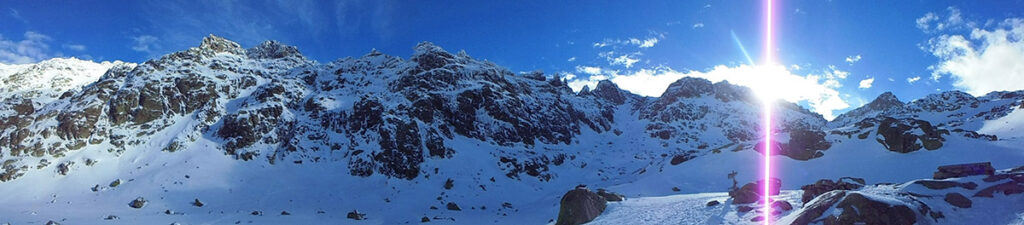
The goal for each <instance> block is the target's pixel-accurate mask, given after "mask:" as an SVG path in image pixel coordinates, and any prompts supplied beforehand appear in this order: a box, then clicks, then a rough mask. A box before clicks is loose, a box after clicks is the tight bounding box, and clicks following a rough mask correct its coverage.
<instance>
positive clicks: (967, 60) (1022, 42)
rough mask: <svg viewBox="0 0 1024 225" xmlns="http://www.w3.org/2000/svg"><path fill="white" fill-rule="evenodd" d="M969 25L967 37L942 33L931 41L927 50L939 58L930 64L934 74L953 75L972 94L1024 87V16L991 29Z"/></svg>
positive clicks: (958, 83)
mask: <svg viewBox="0 0 1024 225" xmlns="http://www.w3.org/2000/svg"><path fill="white" fill-rule="evenodd" d="M957 14H958V13H957ZM967 26H968V27H970V28H971V32H970V35H969V36H967V37H964V36H963V35H950V34H942V35H940V36H938V37H935V38H932V39H930V40H929V41H928V43H927V45H926V47H927V50H928V51H929V52H930V53H932V55H935V56H936V57H938V58H939V62H938V63H937V64H936V65H933V66H931V67H930V68H931V69H932V78H933V79H938V78H940V77H941V76H942V75H951V77H952V78H953V79H954V80H955V81H954V82H953V86H955V87H957V88H961V89H963V90H965V91H966V92H967V93H970V94H972V95H983V94H986V93H989V92H992V91H1015V90H1022V89H1024V63H1022V62H1024V19H1022V18H1011V19H1006V20H1004V21H1002V22H1000V23H998V24H996V25H994V26H993V27H992V28H990V29H983V28H979V27H976V26H974V25H973V24H971V23H968V25H967Z"/></svg>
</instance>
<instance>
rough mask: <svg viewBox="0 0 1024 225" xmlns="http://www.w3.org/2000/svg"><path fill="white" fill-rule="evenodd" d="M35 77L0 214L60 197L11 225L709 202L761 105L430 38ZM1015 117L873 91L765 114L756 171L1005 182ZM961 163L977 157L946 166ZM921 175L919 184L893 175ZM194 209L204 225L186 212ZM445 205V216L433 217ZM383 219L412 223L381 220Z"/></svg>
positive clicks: (1015, 99)
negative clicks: (451, 46) (581, 192)
mask: <svg viewBox="0 0 1024 225" xmlns="http://www.w3.org/2000/svg"><path fill="white" fill-rule="evenodd" d="M51 61H54V62H59V61H60V60H51ZM51 61H47V62H42V63H39V64H36V65H31V66H28V65H17V66H8V67H3V68H5V69H4V70H0V71H4V72H3V73H4V74H8V75H4V77H7V78H9V77H22V78H18V79H7V78H4V80H5V81H6V80H20V81H25V80H29V81H33V82H36V80H37V79H44V80H45V79H50V80H54V79H55V78H52V77H75V78H74V79H70V78H69V79H70V80H73V81H74V82H68V83H67V85H58V86H52V87H48V88H42V87H40V88H38V89H33V90H48V91H44V92H40V93H41V94H24V93H27V92H25V91H24V89H17V88H15V87H8V86H3V87H0V88H2V89H0V90H5V91H6V92H5V95H3V96H4V100H3V101H4V104H2V105H0V161H3V171H2V173H0V181H2V182H0V192H2V193H24V195H23V196H20V197H19V196H0V200H7V201H8V202H13V204H14V207H16V206H18V205H24V204H34V202H38V201H43V200H40V199H57V198H62V199H69V200H67V201H66V205H67V206H56V205H53V204H52V203H53V202H56V201H51V204H47V205H46V206H44V207H43V208H42V209H35V210H28V211H26V210H24V209H21V210H19V211H18V215H21V216H19V217H16V218H21V219H19V220H18V221H42V222H45V221H46V220H43V219H42V218H41V216H37V215H44V216H54V215H55V214H52V213H50V214H48V213H47V212H46V211H49V210H45V209H54V208H58V209H66V208H63V207H73V206H77V205H81V204H99V205H109V206H110V207H107V208H104V207H99V208H101V209H104V210H101V211H99V212H96V211H87V212H82V213H81V214H74V215H77V216H70V217H73V219H72V220H75V219H76V218H77V219H79V220H84V221H89V220H88V219H82V218H84V217H89V218H92V217H95V218H99V216H98V215H92V214H97V213H99V214H109V213H118V214H120V215H119V216H120V217H121V218H125V220H127V219H128V218H129V217H131V218H136V219H140V218H141V219H145V220H143V221H156V220H160V221H164V220H170V221H169V222H173V221H177V220H179V219H175V217H169V218H164V217H152V215H148V214H145V213H142V211H145V210H147V209H148V210H157V209H152V207H146V208H142V209H140V210H142V211H124V210H128V207H120V206H123V205H124V204H125V203H127V202H129V201H131V200H133V199H136V198H137V197H146V199H147V200H148V201H149V202H150V203H149V204H155V205H157V206H159V207H166V208H171V209H174V210H177V211H180V212H182V213H187V214H189V215H192V216H190V217H185V218H192V221H210V220H212V219H214V218H220V217H227V218H235V219H237V218H239V217H244V218H250V219H251V218H252V217H246V216H250V215H249V214H250V212H251V211H252V210H257V209H253V208H261V209H259V210H269V209H267V208H278V209H284V208H286V209H285V210H287V211H289V214H290V215H292V217H288V218H292V219H296V218H306V219H310V220H313V221H315V220H322V219H330V218H334V217H319V216H320V215H321V214H322V213H320V211H330V212H329V213H327V214H331V213H342V212H350V211H352V210H353V209H358V210H359V212H360V213H365V214H367V215H368V216H367V217H368V218H369V219H370V220H376V221H378V222H380V223H399V222H408V221H414V222H415V221H420V219H421V217H429V218H430V219H433V220H435V221H436V220H437V219H436V218H442V220H444V219H452V220H454V219H457V218H461V219H464V220H469V221H473V222H479V223H491V222H496V221H520V222H523V223H537V222H543V221H546V220H547V219H545V218H552V219H553V218H554V216H553V215H552V214H554V213H556V212H557V209H555V210H552V209H553V208H554V207H557V202H558V201H557V200H558V197H559V196H561V194H562V193H564V190H565V189H566V188H568V187H573V186H575V185H577V184H580V183H587V184H592V185H596V186H597V187H616V189H612V190H614V191H618V192H621V193H624V194H627V195H647V196H650V195H665V194H670V193H673V191H672V190H673V189H676V190H682V191H683V192H689V193H694V192H712V191H721V190H724V189H725V188H727V187H728V185H727V184H729V183H731V182H732V181H731V180H729V179H725V175H726V174H728V173H730V172H731V171H742V172H740V173H739V174H738V175H736V176H735V178H736V179H737V180H739V181H741V182H747V181H751V180H754V179H755V177H757V174H756V173H754V172H750V171H756V168H757V165H756V164H753V163H750V162H759V161H760V160H759V159H758V158H759V157H761V156H760V153H759V152H760V151H761V150H760V149H759V146H762V145H761V144H758V143H759V142H760V141H761V140H760V134H761V133H762V131H761V130H760V129H761V128H762V126H761V125H760V123H761V119H760V118H759V116H760V110H761V108H760V107H761V105H762V103H761V102H759V101H758V100H756V99H755V98H754V97H752V96H751V95H750V90H749V89H747V88H745V87H741V86H736V85H732V84H729V83H727V82H720V83H711V82H709V81H707V80H703V79H696V78H683V79H680V80H678V81H676V82H674V83H672V84H671V85H670V86H669V88H668V89H667V90H666V91H665V92H664V94H663V95H662V96H660V97H641V96H638V95H635V94H632V93H629V92H626V91H623V90H621V89H619V88H618V87H616V85H615V84H614V83H611V82H609V81H603V82H600V83H599V84H598V85H597V86H596V87H595V88H594V89H593V90H589V89H586V90H583V91H580V92H578V93H577V92H573V91H572V90H571V89H570V88H569V87H568V86H567V85H566V83H565V81H564V80H563V79H561V78H560V76H559V75H558V74H543V73H539V72H536V73H526V74H515V73H512V72H510V71H509V70H508V69H505V68H502V67H500V66H498V65H495V64H493V63H490V62H487V61H481V60H476V59H473V58H471V57H470V56H468V54H466V53H465V52H459V53H455V54H453V53H450V52H447V51H445V50H444V49H442V48H441V47H438V46H435V45H433V44H431V43H427V42H424V43H421V44H419V45H417V46H415V47H414V54H413V55H412V56H411V57H410V58H408V59H403V58H400V57H395V56H389V55H385V54H383V53H380V52H377V51H372V52H370V53H368V54H366V55H364V56H361V57H358V58H352V57H349V58H343V59H338V60H335V61H331V62H326V63H321V62H316V61H312V60H309V59H307V58H305V57H304V56H302V55H301V53H300V52H299V50H298V49H296V48H295V47H292V46H287V45H284V44H281V43H278V42H275V41H267V42H264V43H262V44H260V45H257V46H255V47H252V48H249V49H244V48H242V47H241V46H239V45H238V44H237V43H234V42H231V41H229V40H225V39H223V38H220V37H216V36H212V35H211V36H209V37H206V38H204V39H203V40H202V42H201V43H200V45H199V46H198V47H194V48H190V49H187V50H185V51H181V52H176V53H172V54H168V55H166V56H163V57H161V58H159V59H154V60H150V61H146V62H144V63H141V64H137V65H136V64H130V63H107V64H99V65H100V66H106V67H109V69H103V68H102V67H99V66H82V67H83V68H80V69H75V67H74V66H70V67H71V68H72V69H68V68H69V67H68V66H45V65H46V64H48V63H51ZM67 61H71V60H67ZM95 68H100V69H95ZM97 70H103V71H104V72H102V73H95V71H97ZM11 71H13V72H11ZM26 71H28V72H26ZM33 71H34V72H33ZM39 71H42V72H39ZM47 71H50V72H47ZM75 71H93V72H89V73H88V74H90V75H88V76H79V75H76V73H77V72H75ZM9 74H36V75H18V76H15V75H9ZM38 74H55V75H45V76H43V75H38ZM97 74H102V75H97ZM89 76H91V77H94V78H91V80H92V81H90V82H80V80H84V79H85V78H87V77H89ZM82 77H84V78H82ZM29 78H31V79H29ZM37 83H38V82H37ZM6 93H15V94H6ZM56 93H59V94H56ZM40 96H44V97H40ZM45 96H49V97H45ZM53 96H56V97H53ZM1022 99H1024V94H1022V92H997V93H992V94H989V95H986V96H983V97H973V96H970V95H966V94H963V93H962V92H945V93H941V94H936V95H930V96H928V97H926V98H924V99H921V100H916V101H913V102H910V103H903V102H900V101H899V100H898V99H896V97H895V96H892V95H891V94H885V95H882V96H880V97H879V99H878V100H875V101H873V102H872V103H870V104H868V105H866V106H864V107H861V108H859V109H856V110H853V111H850V112H849V113H847V114H843V115H840V116H839V117H838V118H837V119H836V120H834V121H826V120H825V119H823V118H822V117H821V116H820V115H817V114H814V113H812V112H810V111H808V110H806V109H804V108H802V107H800V106H799V105H796V104H793V103H787V102H776V103H773V104H774V107H773V109H774V110H775V111H776V112H774V115H776V118H774V121H775V122H774V123H773V125H774V126H775V128H774V131H775V132H776V133H774V134H773V135H775V136H776V137H775V138H773V140H774V141H776V143H773V145H774V146H776V150H773V153H775V154H779V155H783V156H787V157H785V158H783V159H777V160H779V161H780V162H779V165H784V167H786V168H791V170H790V172H787V173H786V175H780V176H783V177H785V178H783V180H786V181H795V182H784V183H783V185H784V186H783V187H784V188H795V186H792V185H794V184H799V183H807V182H813V181H814V180H817V179H822V178H828V177H834V176H837V175H838V176H847V175H849V176H860V177H867V178H869V179H872V180H879V181H884V182H891V181H895V180H898V179H903V178H906V177H907V176H911V175H901V174H886V173H884V172H881V171H888V170H893V169H906V170H908V174H909V172H919V171H920V170H922V169H921V168H929V169H930V168H934V165H931V164H934V163H949V162H950V161H952V162H961V161H963V162H969V161H970V160H978V159H986V158H990V157H991V158H993V159H992V160H990V161H994V162H993V163H994V164H996V166H1011V165H1002V164H1000V163H1003V164H1005V163H1007V162H1015V161H1016V162H1020V161H1019V160H1024V155H1021V154H1020V150H1021V148H1020V147H1019V146H1020V145H1014V144H1015V143H1019V141H1020V140H1019V139H1016V138H1012V137H1013V136H1012V135H1009V136H1004V135H1008V134H1006V133H1013V131H1014V130H1013V129H1011V128H1012V127H1011V128H1006V127H1005V126H1003V127H993V126H994V125H993V124H994V123H993V122H992V121H1001V122H1006V123H1003V124H1010V123H1009V122H1011V121H1003V120H1012V121H1017V119H1016V118H1018V117H1021V116H1018V114H1022V113H1021V112H1024V111H1022V110H1018V109H1020V108H1021V105H1022ZM986 130H991V131H994V132H992V134H989V133H985V132H980V131H986ZM1007 137H1009V138H1007ZM869 138H870V139H869ZM966 146H991V148H992V149H993V150H991V153H978V154H979V155H975V156H969V157H959V158H957V157H951V156H954V155H957V154H964V151H965V150H963V149H964V148H966ZM854 148H857V149H860V150H857V151H855V150H854ZM920 149H927V150H931V151H928V152H929V154H931V155H923V154H918V153H921V151H918V150H920ZM931 152H935V153H931ZM890 153H892V154H896V155H889V154H890ZM862 157H879V158H878V159H877V160H873V161H870V162H866V163H864V162H860V163H859V164H860V165H864V164H867V165H870V166H871V168H874V169H859V170H858V168H857V167H856V165H858V162H857V161H852V160H850V159H859V158H862ZM777 158H779V157H777ZM932 158H938V159H933V160H930V161H928V162H929V163H927V164H924V165H922V166H921V167H920V168H917V167H914V168H910V169H908V168H904V167H906V165H897V163H893V162H899V161H901V160H921V159H932ZM826 164H831V165H837V166H841V167H839V168H834V169H821V168H825V167H823V166H821V165H826ZM697 171H699V172H697ZM840 173H867V174H840ZM791 174H792V175H791ZM790 176H791V177H792V178H788V177H790ZM183 177H184V178H183ZM112 181H117V183H118V184H121V183H122V182H123V183H126V184H128V185H121V186H126V187H119V188H115V187H114V186H117V185H107V184H111V183H112ZM243 187H244V188H243ZM239 189H244V190H246V191H244V192H239V191H238V190H239ZM496 193H503V194H497V195H495V194H496ZM141 195H148V196H141ZM199 196H205V197H204V198H205V199H206V200H204V201H203V202H207V205H208V207H216V208H215V209H218V210H216V211H220V213H219V214H220V215H218V216H220V217H217V216H213V214H212V213H213V212H214V211H209V210H204V209H197V208H195V207H194V206H192V204H193V200H194V199H196V198H198V197H199ZM179 198H180V199H179ZM171 199H173V200H171ZM552 199H554V200H552ZM324 200H331V201H336V202H335V203H332V204H325V203H323V202H321V201H324ZM217 201H220V203H222V204H216V203H217ZM210 202H213V203H214V204H210ZM227 202H231V203H230V204H228V205H227V206H225V205H224V204H223V203H227ZM295 202H301V204H300V205H295V204H299V203H295ZM449 203H450V204H456V206H455V207H454V208H456V209H459V210H444V209H446V208H448V209H451V208H452V207H449V206H448V205H449ZM458 204H461V205H462V206H461V207H459V206H458ZM281 205H288V207H284V206H281ZM328 205H329V206H328ZM246 207H253V208H246ZM122 208H124V209H122ZM466 208H469V210H466ZM328 209H330V210H328ZM395 210H399V211H403V212H415V213H410V214H402V215H397V214H395V215H393V214H387V213H388V212H390V211H395ZM464 210H465V211H464ZM473 210H476V211H473ZM161 211H162V210H161ZM225 211H226V212H227V213H225ZM466 211H468V212H466ZM76 212H78V211H76ZM200 213H202V214H203V215H205V216H200V215H198V214H200ZM360 213H356V214H357V215H358V214H360ZM282 214H283V213H282ZM86 215H88V216H86ZM224 215H227V216H224ZM332 215H333V214H332ZM510 215H512V216H515V215H526V217H524V218H518V219H513V218H510ZM536 215H544V216H536ZM90 216H91V217H90ZM103 216H106V215H103ZM46 219H47V220H48V219H52V218H50V217H47V218H46ZM238 220H242V219H238ZM125 222H128V221H125ZM225 222H234V221H225ZM263 222H268V223H270V222H273V220H269V221H263ZM460 222H463V220H460ZM129 223H130V222H129Z"/></svg>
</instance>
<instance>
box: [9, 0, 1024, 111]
mask: <svg viewBox="0 0 1024 225" xmlns="http://www.w3.org/2000/svg"><path fill="white" fill-rule="evenodd" d="M778 1H779V3H778V5H777V7H776V8H777V10H776V14H777V17H776V18H777V20H778V22H777V25H776V26H777V28H776V34H777V35H776V37H775V38H776V40H777V42H776V46H777V49H776V55H777V57H778V59H777V61H778V62H779V63H780V64H782V65H781V66H780V67H781V68H774V69H758V68H756V67H752V66H751V65H749V64H750V63H749V62H748V60H747V58H746V56H744V54H743V53H742V51H740V48H739V47H738V45H737V40H738V42H739V43H742V44H743V45H744V46H745V48H746V50H747V51H749V55H750V57H751V58H752V61H754V62H755V63H757V62H760V58H761V55H762V54H761V53H762V43H761V39H762V22H761V19H762V14H761V7H762V5H761V4H760V2H759V1H650V2H642V3H638V2H626V1H565V2H563V1H443V2H440V1H438V2H435V1H339V2H328V1H322V2H321V1H202V2H197V1H123V2H117V1H16V2H11V1H4V2H2V3H0V62H2V63H8V64H10V63H31V62H35V61H39V60H44V59H47V58H52V57H71V56H73V57H79V58H85V59H92V60H96V61H103V60H123V61H130V62H142V61H145V60H147V59H151V58H155V57H159V56H160V55H163V54H166V53H170V52H174V51H180V50H184V49H186V48H188V47H192V46H197V45H198V43H199V42H200V40H201V39H202V37H203V36H206V35H208V34H211V33H212V34H216V35H219V36H224V37H226V38H228V39H231V40H234V41H237V42H239V43H240V44H242V45H243V46H245V47H250V46H253V45H256V44H258V43H259V42H262V41H263V40H268V39H273V40H279V41H282V42H284V43H287V44H290V45H295V46H297V47H299V49H300V51H302V52H303V54H304V55H306V56H307V57H309V58H311V59H314V60H318V61H320V62H328V61H332V60H335V59H337V58H344V57H348V56H356V57H357V56H361V55H364V54H366V53H367V52H369V51H370V50H371V49H374V48H376V49H378V50H379V51H382V52H385V53H388V54H392V55H397V56H402V57H408V56H409V55H410V54H411V53H412V47H413V46H415V45H416V43H418V42H421V41H431V42H434V43H436V44H438V45H440V46H442V47H444V48H446V49H447V50H449V51H453V52H454V51H458V50H465V51H466V52H467V53H469V55H471V56H473V57H476V58H481V59H487V60H490V61H493V62H495V63H497V64H499V65H502V66H505V67H508V68H509V69H510V70H512V71H532V70H543V71H545V72H547V73H561V74H563V75H567V76H569V77H570V78H572V79H571V81H574V82H572V84H573V85H574V88H579V87H581V86H583V85H587V84H592V83H594V82H596V80H597V79H612V80H613V81H614V82H616V83H617V84H619V85H620V86H622V87H623V88H625V89H627V90H630V91H634V92H637V93H640V94H645V95H653V96H657V95H658V94H660V92H661V91H662V90H664V87H665V86H667V85H668V83H670V82H671V80H674V79H676V78H678V77H680V76H702V77H705V78H709V79H711V80H713V81H715V80H728V81H730V82H732V83H739V84H741V85H742V84H750V85H753V86H756V85H757V84H758V83H763V82H754V81H757V79H746V77H747V76H753V75H751V74H749V73H755V74H757V73H762V72H764V71H769V72H764V73H772V74H778V76H780V78H779V79H774V78H773V80H784V81H787V82H790V81H792V82H793V83H801V84H799V85H792V86H789V83H782V84H775V86H779V87H780V88H781V89H771V88H767V89H766V90H786V91H789V92H793V93H787V95H786V96H788V97H786V99H787V100H791V101H796V102H799V103H800V104H802V105H805V106H809V107H811V108H812V109H813V110H814V111H817V112H819V113H822V114H825V115H826V117H830V115H831V116H834V115H838V114H839V113H841V112H844V111H847V110H850V109H852V108H854V107H857V106H859V105H862V104H864V103H866V102H867V101H870V100H871V99H873V98H874V97H875V96H877V95H879V94H881V93H882V92H885V91H892V92H894V93H895V94H896V95H897V96H899V97H900V98H901V99H903V100H905V101H906V100H912V99H916V98H920V97H923V96H924V95H926V94H929V93H935V92H937V91H947V90H954V89H955V90H965V91H968V92H969V93H972V94H976V95H980V94H984V93H987V92H988V91H991V90H1017V89H1024V65H1019V64H1024V42H1022V41H1021V39H1022V37H1021V36H1020V35H1021V34H1017V33H1016V32H1018V31H1019V32H1024V22H1022V20H1021V19H1020V18H1024V1H1021V0H1008V1H964V2H960V1H878V2H864V1H846V0H832V1H786V0H778ZM1018 28H1019V29H1018ZM733 34H735V37H736V38H735V39H734V38H733ZM957 37H960V38H957ZM1000 38H1002V39H1001V40H1000ZM989 49H991V50H992V51H988V50H989ZM993 65H995V66H993ZM1004 65H1005V66H1004ZM1014 65H1018V66H1014ZM1016 67H1022V68H1016ZM933 74H937V76H933ZM993 74H994V75H993ZM993 80H1001V81H1003V82H993ZM868 81H870V82H868ZM910 81H913V82H910ZM1007 81H1020V82H1019V83H1021V85H1022V86H1014V85H1013V84H1006V83H1012V82H1007ZM862 83H866V84H870V85H862ZM781 86H785V87H781ZM793 90H797V91H793Z"/></svg>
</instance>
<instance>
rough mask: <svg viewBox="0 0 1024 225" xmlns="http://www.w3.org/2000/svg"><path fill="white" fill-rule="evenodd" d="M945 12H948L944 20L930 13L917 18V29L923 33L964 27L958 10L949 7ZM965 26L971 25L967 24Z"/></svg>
mask: <svg viewBox="0 0 1024 225" xmlns="http://www.w3.org/2000/svg"><path fill="white" fill-rule="evenodd" d="M946 11H948V12H949V14H948V16H946V19H945V20H943V19H942V18H940V17H939V16H938V15H937V14H935V13H931V12H929V13H926V14H924V16H922V17H921V18H917V21H916V22H917V28H918V29H921V30H922V31H925V32H937V31H943V30H949V29H953V28H958V27H962V25H965V23H964V20H963V16H961V14H960V9H957V8H956V7H952V6H950V7H948V8H946ZM966 24H967V25H972V24H969V23H966Z"/></svg>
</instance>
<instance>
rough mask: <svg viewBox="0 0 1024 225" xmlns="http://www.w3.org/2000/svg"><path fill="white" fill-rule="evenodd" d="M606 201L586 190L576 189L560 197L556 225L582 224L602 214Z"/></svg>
mask: <svg viewBox="0 0 1024 225" xmlns="http://www.w3.org/2000/svg"><path fill="white" fill-rule="evenodd" d="M606 203H607V200H605V198H604V197H602V196H601V195H598V194H597V193H594V192H592V191H590V190H588V189H586V188H576V189H574V190H571V191H569V192H566V193H565V195H564V196H562V201H561V203H560V204H561V207H560V209H559V210H558V220H557V221H556V222H555V224H556V225H576V224H584V223H587V222H590V221H591V220H594V218H596V217H597V216H598V215H601V213H602V212H604V209H605V207H607V205H606Z"/></svg>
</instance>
